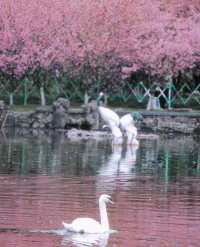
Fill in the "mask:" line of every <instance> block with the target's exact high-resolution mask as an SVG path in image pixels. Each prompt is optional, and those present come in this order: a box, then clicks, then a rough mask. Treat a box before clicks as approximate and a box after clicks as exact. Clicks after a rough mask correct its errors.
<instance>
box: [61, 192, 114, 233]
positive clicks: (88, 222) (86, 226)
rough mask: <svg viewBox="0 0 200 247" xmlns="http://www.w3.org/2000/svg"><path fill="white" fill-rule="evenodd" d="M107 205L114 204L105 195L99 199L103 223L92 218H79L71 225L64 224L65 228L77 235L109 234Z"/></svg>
mask: <svg viewBox="0 0 200 247" xmlns="http://www.w3.org/2000/svg"><path fill="white" fill-rule="evenodd" d="M106 203H113V202H112V200H111V197H110V196H109V195H106V194H103V195H101V196H100V197H99V210H100V218H101V222H100V223H99V222H98V221H96V220H94V219H92V218H77V219H75V220H73V221H72V223H71V224H67V223H65V222H63V226H64V228H65V229H66V230H67V231H69V232H75V233H95V234H98V233H106V232H109V230H110V226H109V221H108V214H107V209H106Z"/></svg>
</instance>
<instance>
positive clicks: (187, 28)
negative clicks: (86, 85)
mask: <svg viewBox="0 0 200 247" xmlns="http://www.w3.org/2000/svg"><path fill="white" fill-rule="evenodd" d="M199 27H200V2H199V0H190V1H189V2H188V1H187V0H181V1H180V0H151V1H146V0H140V1H132V0H109V1H108V0H100V1H94V0H81V1H80V0H34V1H30V0H17V1H16V0H1V1H0V44H1V45H0V69H1V70H4V71H7V70H8V69H10V68H13V70H14V73H15V74H16V75H23V74H24V73H25V72H26V71H27V70H28V69H34V68H36V67H37V66H38V64H39V65H40V66H41V67H44V68H49V67H50V66H52V65H53V64H55V63H60V64H62V66H63V67H66V66H67V63H68V61H76V63H78V64H81V63H82V62H83V61H84V58H85V57H86V56H87V55H88V54H93V55H94V56H101V55H103V54H106V53H108V52H112V53H113V54H115V55H116V54H117V56H118V57H120V58H122V59H123V60H124V61H127V62H128V63H129V64H130V66H129V67H128V68H126V67H124V68H122V71H123V72H124V73H131V72H132V71H137V70H138V69H144V70H146V71H148V72H149V73H152V74H169V73H170V74H171V73H177V72H178V71H182V70H184V69H186V68H192V67H193V66H194V65H195V63H197V62H199V58H200V31H199Z"/></svg>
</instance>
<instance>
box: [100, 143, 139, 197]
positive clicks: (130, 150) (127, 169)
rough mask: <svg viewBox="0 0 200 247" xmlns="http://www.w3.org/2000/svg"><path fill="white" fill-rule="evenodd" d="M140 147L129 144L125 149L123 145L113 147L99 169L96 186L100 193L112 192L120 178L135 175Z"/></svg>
mask: <svg viewBox="0 0 200 247" xmlns="http://www.w3.org/2000/svg"><path fill="white" fill-rule="evenodd" d="M138 147H139V145H127V146H126V147H125V150H123V146H122V145H116V146H114V147H113V149H112V153H111V155H110V157H109V159H108V160H107V162H105V163H104V164H103V165H102V166H101V168H100V169H99V171H98V175H97V178H96V187H97V191H98V192H99V193H105V192H106V193H111V192H112V191H113V189H115V186H116V183H117V180H118V179H119V178H124V175H125V176H128V175H133V169H134V167H135V164H136V158H137V150H138ZM124 151H125V153H124Z"/></svg>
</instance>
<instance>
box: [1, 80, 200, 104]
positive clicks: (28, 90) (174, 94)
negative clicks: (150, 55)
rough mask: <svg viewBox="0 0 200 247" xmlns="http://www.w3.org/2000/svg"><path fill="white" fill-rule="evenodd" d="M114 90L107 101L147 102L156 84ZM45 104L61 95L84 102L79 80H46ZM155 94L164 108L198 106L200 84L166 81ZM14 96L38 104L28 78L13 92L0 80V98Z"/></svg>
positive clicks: (17, 100) (96, 89)
mask: <svg viewBox="0 0 200 247" xmlns="http://www.w3.org/2000/svg"><path fill="white" fill-rule="evenodd" d="M97 84H98V86H95V87H94V89H93V90H90V91H91V92H92V93H91V94H90V96H92V97H93V98H95V97H96V96H97V94H98V93H99V91H100V90H101V89H102V87H101V83H97ZM121 85H122V86H120V87H119V88H118V90H117V92H115V93H112V92H109V93H107V96H108V101H110V102H116V103H117V102H119V101H120V102H123V103H127V102H136V103H139V104H143V105H146V102H147V101H148V99H149V97H150V95H151V91H152V89H153V87H154V86H155V85H153V84H152V85H150V86H147V85H145V83H143V82H142V81H141V82H138V83H132V84H131V83H126V82H124V83H123V84H121ZM44 91H45V94H46V99H47V103H48V104H51V103H52V102H53V101H54V100H55V99H56V98H57V97H59V96H60V95H62V96H64V97H66V98H68V99H69V100H70V101H72V102H77V103H78V102H79V103H81V102H82V103H83V102H84V95H85V93H86V90H85V89H84V87H83V85H82V84H81V82H80V81H79V82H78V81H77V82H72V81H70V80H66V81H64V79H63V81H62V82H61V83H58V81H57V80H55V81H52V83H51V85H49V83H48V88H47V89H45V88H44ZM157 97H158V98H159V99H161V98H162V100H163V101H164V103H165V106H166V108H168V109H170V108H171V107H174V106H177V105H178V106H179V107H189V106H191V105H192V106H195V107H196V108H198V107H200V83H199V84H198V85H195V86H191V85H190V84H188V83H183V84H182V85H180V86H178V85H176V84H174V83H166V84H165V85H164V86H157ZM11 98H13V101H14V104H23V105H26V104H32V103H35V104H40V89H39V88H38V87H37V86H36V85H35V83H34V82H33V81H31V80H27V79H24V80H23V81H22V82H21V83H20V84H19V85H17V86H16V88H15V89H13V90H12V91H11V90H10V89H9V85H8V84H6V83H4V82H0V99H1V100H4V101H5V102H7V103H9V101H10V99H11Z"/></svg>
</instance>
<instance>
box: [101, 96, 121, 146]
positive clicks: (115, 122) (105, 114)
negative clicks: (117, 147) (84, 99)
mask: <svg viewBox="0 0 200 247" xmlns="http://www.w3.org/2000/svg"><path fill="white" fill-rule="evenodd" d="M103 95H104V94H103V93H102V92H101V93H100V94H99V97H98V98H97V107H98V111H99V114H100V116H101V118H102V119H103V120H104V122H105V123H106V124H107V125H108V127H109V128H110V130H111V132H112V136H113V144H122V142H123V139H122V132H121V130H120V127H119V126H120V118H119V116H118V115H117V113H115V112H114V111H112V110H110V109H109V108H107V107H103V106H100V100H101V98H102V97H103Z"/></svg>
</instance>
